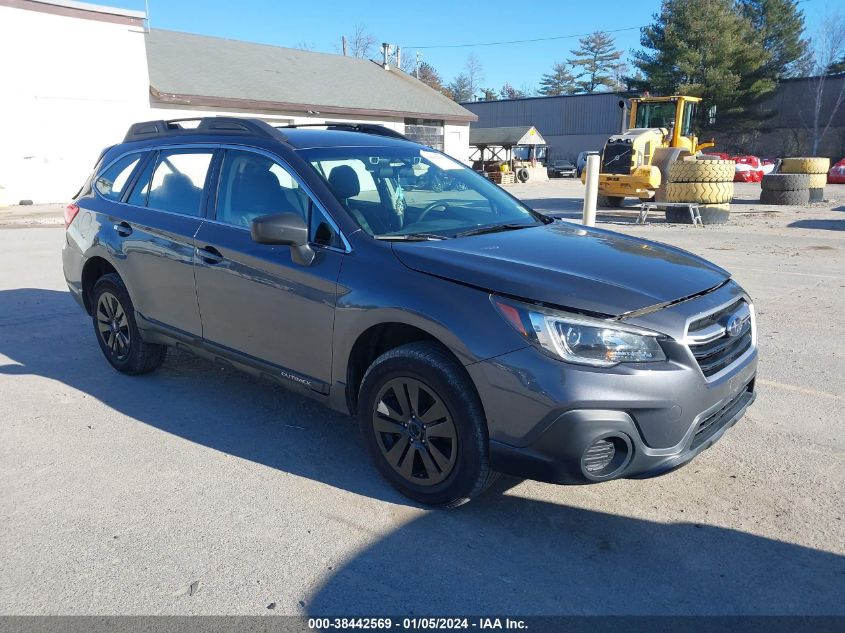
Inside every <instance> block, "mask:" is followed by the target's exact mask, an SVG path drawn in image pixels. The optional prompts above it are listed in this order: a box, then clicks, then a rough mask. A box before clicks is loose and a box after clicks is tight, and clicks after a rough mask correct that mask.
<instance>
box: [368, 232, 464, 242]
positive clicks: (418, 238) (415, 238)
mask: <svg viewBox="0 0 845 633" xmlns="http://www.w3.org/2000/svg"><path fill="white" fill-rule="evenodd" d="M373 237H375V238H376V239H377V240H385V241H394V240H395V241H400V242H427V241H429V240H445V239H448V238H447V237H446V236H445V235H437V234H436V233H396V234H395V235H390V234H386V235H374V236H373Z"/></svg>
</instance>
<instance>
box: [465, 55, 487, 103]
mask: <svg viewBox="0 0 845 633" xmlns="http://www.w3.org/2000/svg"><path fill="white" fill-rule="evenodd" d="M463 74H464V75H465V76H466V78H467V87H468V88H469V91H470V93H471V94H472V95H475V93H476V92H478V91H479V90H481V84H482V83H483V82H484V68H483V67H482V66H481V60H479V59H478V55H476V54H475V53H470V54H469V55H468V56H467V61H466V63H465V64H464V72H463Z"/></svg>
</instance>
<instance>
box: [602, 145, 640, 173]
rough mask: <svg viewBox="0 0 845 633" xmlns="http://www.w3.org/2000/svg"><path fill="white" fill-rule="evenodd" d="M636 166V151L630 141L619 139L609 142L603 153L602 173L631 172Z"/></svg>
mask: <svg viewBox="0 0 845 633" xmlns="http://www.w3.org/2000/svg"><path fill="white" fill-rule="evenodd" d="M633 166H634V152H633V147H632V145H631V144H630V143H625V142H624V141H618V142H616V143H610V142H608V144H607V145H605V147H604V154H602V166H601V173H603V174H630V173H631V168H632V167H633Z"/></svg>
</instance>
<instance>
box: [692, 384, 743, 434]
mask: <svg viewBox="0 0 845 633" xmlns="http://www.w3.org/2000/svg"><path fill="white" fill-rule="evenodd" d="M753 393H754V382H753V381H752V382H750V383H748V384H747V385H746V386H745V389H743V390H742V391H740V392H739V393H738V394H737V395H736V396H734V397H733V398H731V400H729V401H728V402H727V404H725V405H724V406H722V407H721V408H720V409H719V410H718V411H716V412H715V413H711V414H710V415H708V416H707V417H706V418H704V419H703V420H702V421H701V422H699V423H698V428H697V429H696V430H695V437H694V438H693V440H692V445H691V446H690V448H695V447H697V446H700V445H701V444H702V443H704V442H706V441H707V440H708V439H710V438H711V437H713V435H715V434H716V433H717V432H718V431H719V429H721V428H722V427H724V426H725V425H726V424H727V423H728V422H730V421H731V419H733V417H734V416H735V415H736V414H737V413H738V412H739V410H740V409H742V407H744V406H745V405H746V404H747V403H748V401H749V400H751V397H752V395H753Z"/></svg>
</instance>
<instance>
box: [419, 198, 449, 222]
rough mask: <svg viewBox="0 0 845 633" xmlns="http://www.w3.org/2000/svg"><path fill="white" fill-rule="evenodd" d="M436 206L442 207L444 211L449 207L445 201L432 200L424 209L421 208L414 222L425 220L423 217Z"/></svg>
mask: <svg viewBox="0 0 845 633" xmlns="http://www.w3.org/2000/svg"><path fill="white" fill-rule="evenodd" d="M438 207H442V209H443V210H444V211H445V210H446V209H448V208H449V205H447V204H446V203H445V202H432V203H431V204H430V205H428V206H427V207H426V208H425V209H423V210H422V213H420V216H419V217H418V218H417V219H416V220H415V221H414V224H416V223H417V222H422V221H423V220H425V217H426V216H427V215H428V214H429V213H431V212H432V211H434V210H435V209H437V208H438Z"/></svg>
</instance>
